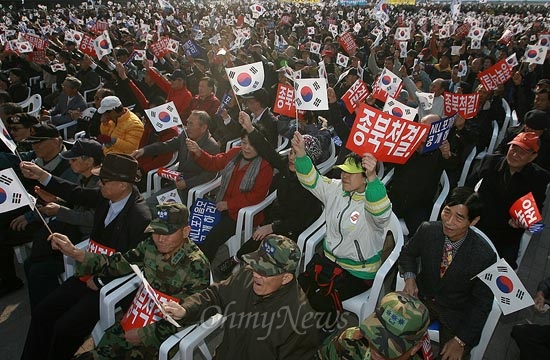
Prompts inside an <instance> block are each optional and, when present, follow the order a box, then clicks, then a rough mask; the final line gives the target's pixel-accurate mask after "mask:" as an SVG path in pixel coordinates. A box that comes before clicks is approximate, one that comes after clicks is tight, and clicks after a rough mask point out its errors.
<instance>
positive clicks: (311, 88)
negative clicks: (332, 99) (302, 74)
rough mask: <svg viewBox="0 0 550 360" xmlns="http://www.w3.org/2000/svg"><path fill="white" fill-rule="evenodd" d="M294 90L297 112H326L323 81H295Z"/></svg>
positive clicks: (326, 101) (325, 85)
mask: <svg viewBox="0 0 550 360" xmlns="http://www.w3.org/2000/svg"><path fill="white" fill-rule="evenodd" d="M294 90H295V91H294V103H295V104H296V109H297V110H328V96H327V82H326V80H325V79H321V78H318V79H296V80H294Z"/></svg>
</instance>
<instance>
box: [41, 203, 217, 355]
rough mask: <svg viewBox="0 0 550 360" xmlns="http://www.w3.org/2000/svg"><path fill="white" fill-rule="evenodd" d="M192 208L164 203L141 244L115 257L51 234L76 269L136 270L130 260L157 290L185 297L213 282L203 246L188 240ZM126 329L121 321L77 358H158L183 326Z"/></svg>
mask: <svg viewBox="0 0 550 360" xmlns="http://www.w3.org/2000/svg"><path fill="white" fill-rule="evenodd" d="M188 220H189V211H188V210H187V207H186V206H185V205H182V204H176V203H165V204H161V205H158V206H157V213H156V217H155V219H154V220H153V221H152V222H151V225H150V226H149V227H148V228H147V231H148V232H149V234H148V235H147V238H146V239H145V240H143V241H142V242H140V243H139V244H138V245H137V246H136V248H134V249H131V250H128V251H127V252H125V253H120V252H117V253H115V254H113V255H112V256H107V255H102V254H93V253H90V252H87V251H84V250H79V249H77V248H76V247H75V246H74V245H73V244H72V243H71V241H70V239H68V238H67V237H66V236H64V235H62V234H57V233H56V234H54V235H52V236H51V241H52V246H55V247H57V248H58V249H59V250H60V251H61V252H62V253H63V254H64V255H67V256H70V257H72V258H74V259H75V260H76V261H77V273H79V274H98V275H103V276H122V275H127V274H131V273H132V269H131V268H130V264H135V265H137V266H139V267H140V268H142V269H143V275H144V276H145V278H146V279H147V281H148V282H149V283H150V284H151V286H152V287H153V288H154V290H155V291H159V292H161V293H163V294H165V295H168V296H171V297H174V298H177V299H178V300H179V301H183V300H184V299H185V298H186V297H188V296H190V295H193V294H195V293H197V292H198V291H200V290H203V289H205V288H206V287H207V286H208V284H209V282H210V265H209V263H208V260H207V259H206V257H205V256H204V254H203V253H202V251H200V249H199V248H198V247H197V245H195V243H193V242H192V241H191V240H189V232H190V231H191V228H190V226H189V223H188V222H189V221H188ZM125 329H126V330H124V329H123V326H122V325H121V322H117V323H116V324H115V325H113V326H112V327H110V328H109V329H107V330H106V331H105V334H104V335H103V337H102V338H101V341H100V342H99V344H97V345H96V348H95V349H94V350H92V351H89V352H86V353H84V354H81V355H79V356H77V358H78V359H79V360H85V359H90V360H92V359H98V358H100V359H123V358H125V356H126V354H128V353H131V354H132V356H133V357H137V356H139V357H140V358H142V359H156V358H157V357H158V352H159V348H160V345H161V344H162V342H163V341H164V340H166V339H167V338H168V337H169V336H170V335H172V334H174V333H176V332H177V331H178V328H176V327H175V326H173V325H171V324H170V323H169V322H167V321H166V320H164V319H160V320H159V321H154V322H152V323H151V324H149V325H146V326H144V327H134V328H131V329H128V328H127V327H125Z"/></svg>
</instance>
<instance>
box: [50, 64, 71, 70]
mask: <svg viewBox="0 0 550 360" xmlns="http://www.w3.org/2000/svg"><path fill="white" fill-rule="evenodd" d="M50 68H51V69H52V71H53V72H58V71H67V67H66V66H65V64H64V63H53V64H51V65H50Z"/></svg>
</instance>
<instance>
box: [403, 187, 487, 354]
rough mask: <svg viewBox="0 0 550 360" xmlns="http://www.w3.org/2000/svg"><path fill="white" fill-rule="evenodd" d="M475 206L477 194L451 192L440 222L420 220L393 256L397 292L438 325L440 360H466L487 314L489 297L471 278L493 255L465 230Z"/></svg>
mask: <svg viewBox="0 0 550 360" xmlns="http://www.w3.org/2000/svg"><path fill="white" fill-rule="evenodd" d="M481 207H482V204H481V201H480V197H479V196H478V194H477V193H474V192H473V191H472V190H471V189H468V188H464V187H458V188H456V189H455V190H453V192H452V193H451V195H450V196H449V199H448V200H447V203H446V204H445V206H444V207H443V210H441V221H433V222H424V223H423V224H422V225H421V226H420V227H419V228H418V231H417V232H416V234H414V236H413V237H412V238H411V240H410V241H409V242H407V243H406V244H405V246H403V249H402V250H401V255H400V256H399V272H400V273H401V275H402V276H403V277H404V279H405V288H404V289H403V291H404V292H405V293H407V294H409V295H410V296H414V297H418V299H420V301H422V302H423V303H424V304H425V305H426V307H427V308H428V310H429V312H430V319H431V320H432V321H433V320H436V319H437V320H439V321H440V323H441V327H440V330H439V344H440V345H441V347H440V349H441V356H442V358H443V359H468V358H469V354H470V351H471V350H472V348H473V347H474V346H476V345H477V344H478V343H479V339H480V337H481V332H482V330H483V326H484V325H485V321H486V320H487V316H488V315H489V312H490V311H491V306H492V303H493V294H492V293H491V290H489V288H488V287H487V286H486V285H485V284H484V283H483V282H482V281H481V280H480V279H479V278H477V277H476V275H477V274H479V273H480V272H481V271H483V270H485V269H486V268H487V267H489V266H490V265H491V264H493V263H494V262H495V261H496V255H495V253H494V251H493V250H492V249H491V246H490V245H489V244H488V243H487V242H486V241H485V240H483V239H482V238H481V237H480V236H479V235H477V234H476V233H475V232H474V231H473V230H471V229H470V226H474V225H476V224H477V222H478V221H479V218H480V215H481V213H482V211H481ZM419 260H420V262H421V263H422V269H421V270H420V271H419V270H418V261H419Z"/></svg>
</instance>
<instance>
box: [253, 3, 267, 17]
mask: <svg viewBox="0 0 550 360" xmlns="http://www.w3.org/2000/svg"><path fill="white" fill-rule="evenodd" d="M250 10H252V17H254V18H255V19H257V18H259V17H260V16H262V15H263V13H264V12H265V8H264V7H263V6H262V5H260V4H254V5H250Z"/></svg>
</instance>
